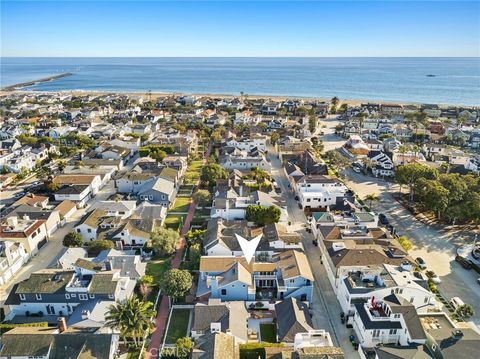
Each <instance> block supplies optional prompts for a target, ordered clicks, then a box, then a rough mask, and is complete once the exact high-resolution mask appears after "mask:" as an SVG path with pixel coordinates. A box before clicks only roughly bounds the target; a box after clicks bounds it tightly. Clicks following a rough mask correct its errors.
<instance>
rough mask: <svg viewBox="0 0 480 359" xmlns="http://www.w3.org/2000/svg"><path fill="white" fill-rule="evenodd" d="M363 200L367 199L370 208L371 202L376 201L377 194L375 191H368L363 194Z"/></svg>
mask: <svg viewBox="0 0 480 359" xmlns="http://www.w3.org/2000/svg"><path fill="white" fill-rule="evenodd" d="M365 201H368V207H369V208H370V209H372V203H373V202H374V201H378V196H377V195H376V194H375V193H370V194H367V195H366V196H365Z"/></svg>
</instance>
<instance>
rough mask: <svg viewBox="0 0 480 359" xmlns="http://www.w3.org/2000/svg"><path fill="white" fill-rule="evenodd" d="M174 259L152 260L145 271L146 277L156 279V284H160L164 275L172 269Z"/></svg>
mask: <svg viewBox="0 0 480 359" xmlns="http://www.w3.org/2000/svg"><path fill="white" fill-rule="evenodd" d="M171 260H172V257H168V258H163V259H152V260H151V261H150V262H148V263H147V268H146V269H145V274H146V275H151V276H152V277H154V278H155V282H157V283H158V282H159V281H160V279H161V278H162V277H163V274H164V273H165V272H166V271H167V270H169V269H170V261H171Z"/></svg>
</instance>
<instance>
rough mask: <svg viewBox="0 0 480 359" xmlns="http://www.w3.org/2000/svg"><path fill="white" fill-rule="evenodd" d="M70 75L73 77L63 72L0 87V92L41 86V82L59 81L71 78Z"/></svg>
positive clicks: (69, 73)
mask: <svg viewBox="0 0 480 359" xmlns="http://www.w3.org/2000/svg"><path fill="white" fill-rule="evenodd" d="M72 75H73V73H72V72H64V73H61V74H58V75H52V76H48V77H43V78H41V79H38V80H31V81H25V82H20V83H17V84H13V85H8V86H5V87H2V88H1V90H0V91H1V92H3V91H19V90H21V89H23V88H25V87H30V86H34V85H37V84H41V83H43V82H50V81H55V80H58V79H61V78H63V77H67V76H72Z"/></svg>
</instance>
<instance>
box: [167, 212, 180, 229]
mask: <svg viewBox="0 0 480 359" xmlns="http://www.w3.org/2000/svg"><path fill="white" fill-rule="evenodd" d="M180 218H182V216H181V215H178V214H171V215H168V216H167V217H166V218H165V222H164V224H165V227H166V228H171V229H174V230H176V231H178V229H179V227H180Z"/></svg>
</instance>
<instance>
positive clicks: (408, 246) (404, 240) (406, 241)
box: [398, 236, 413, 252]
mask: <svg viewBox="0 0 480 359" xmlns="http://www.w3.org/2000/svg"><path fill="white" fill-rule="evenodd" d="M398 243H400V245H401V246H402V247H403V249H405V250H406V251H407V252H408V251H409V250H410V249H412V248H413V244H412V242H411V241H410V240H409V239H408V238H407V237H406V236H400V237H398Z"/></svg>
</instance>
